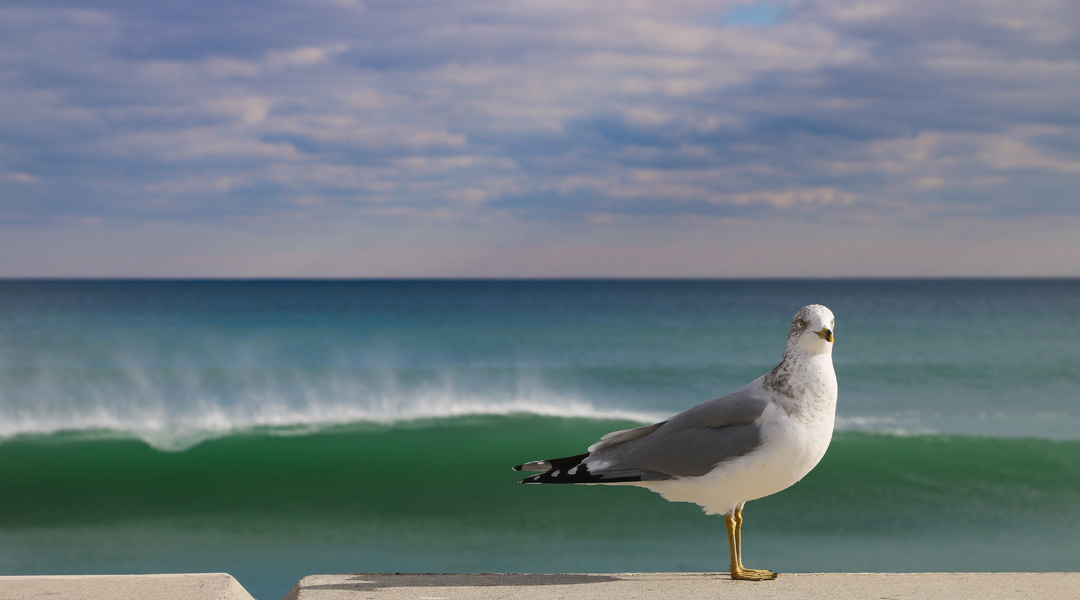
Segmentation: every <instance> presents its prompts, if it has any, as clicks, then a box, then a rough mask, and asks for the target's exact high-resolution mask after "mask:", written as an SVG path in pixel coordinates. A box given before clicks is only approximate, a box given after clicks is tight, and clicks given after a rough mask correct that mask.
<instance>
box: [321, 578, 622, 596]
mask: <svg viewBox="0 0 1080 600" xmlns="http://www.w3.org/2000/svg"><path fill="white" fill-rule="evenodd" d="M620 580H621V578H620V577H617V576H615V575H586V574H558V575H546V574H531V573H505V574H504V573H467V574H461V573H452V574H451V573H358V574H356V575H352V576H350V577H349V578H348V579H346V580H345V581H347V582H348V583H328V584H323V585H318V584H317V585H305V586H304V589H307V590H341V591H355V592H369V591H373V590H377V589H380V588H391V587H494V586H502V587H508V586H513V587H532V586H541V585H580V584H586V583H608V582H611V581H620Z"/></svg>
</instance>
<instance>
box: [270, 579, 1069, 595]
mask: <svg viewBox="0 0 1080 600" xmlns="http://www.w3.org/2000/svg"><path fill="white" fill-rule="evenodd" d="M502 598H506V599H510V598H513V599H515V600H518V599H524V600H556V599H559V600H611V599H619V600H623V599H628V598H657V599H665V600H666V599H676V600H697V599H701V600H718V599H723V598H732V599H738V600H766V599H769V600H775V599H785V600H786V599H790V600H815V599H821V600H826V599H828V600H844V599H852V600H854V599H859V600H878V599H881V598H888V599H889V600H915V599H920V600H921V599H927V600H930V599H933V600H953V599H956V600H959V599H964V600H968V599H978V600H1027V599H1030V600H1076V599H1078V598H1080V573H791V574H781V575H780V577H779V578H778V579H777V580H775V581H763V582H752V581H732V580H731V579H729V578H728V576H727V574H726V573H725V574H711V573H608V574H581V575H570V574H567V575H500V574H454V573H447V574H405V573H398V574H385V573H383V574H378V573H361V574H356V575H311V576H309V577H305V578H303V579H301V580H300V582H299V583H297V584H296V586H295V587H293V589H292V591H290V592H289V593H288V595H286V596H285V598H284V600H399V599H401V600H405V599H408V600H418V599H423V600H444V599H445V600H496V599H502Z"/></svg>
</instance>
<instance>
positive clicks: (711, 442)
mask: <svg viewBox="0 0 1080 600" xmlns="http://www.w3.org/2000/svg"><path fill="white" fill-rule="evenodd" d="M744 390H745V388H744V389H743V390H739V391H737V392H734V393H732V394H728V395H727V396H723V397H720V398H716V399H714V400H709V401H708V402H704V403H702V404H699V405H697V406H695V407H693V408H691V409H689V410H686V411H684V412H681V413H679V414H677V415H675V416H674V417H672V418H671V419H668V420H667V421H663V422H660V423H655V424H653V425H647V426H645V427H638V428H636V429H627V430H624V431H616V432H613V433H609V434H608V435H606V436H604V437H603V438H601V439H600V441H599V442H597V443H596V444H594V445H593V446H592V447H590V448H589V451H590V453H591V454H590V455H589V457H588V458H587V459H586V461H585V463H586V465H588V466H589V469H590V471H591V472H592V473H598V474H599V473H603V474H607V473H618V474H620V475H623V476H625V475H626V474H637V475H640V476H641V478H642V479H643V480H645V481H650V480H657V479H669V478H672V477H696V476H700V475H704V474H706V473H708V472H709V471H711V470H712V469H713V468H714V467H715V466H716V465H718V464H720V463H722V462H724V461H726V460H731V459H733V458H737V457H739V456H743V455H745V454H748V453H750V452H752V451H753V450H754V449H755V448H757V447H758V446H759V445H760V444H761V428H760V426H759V425H758V424H757V423H756V421H757V419H758V417H760V416H761V413H762V412H764V410H765V407H766V406H767V405H768V401H766V400H765V399H763V398H759V397H756V396H753V395H751V394H749V393H747V392H745V391H744Z"/></svg>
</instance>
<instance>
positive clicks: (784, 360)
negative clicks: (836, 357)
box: [761, 345, 836, 401]
mask: <svg viewBox="0 0 1080 600" xmlns="http://www.w3.org/2000/svg"><path fill="white" fill-rule="evenodd" d="M761 383H762V386H763V387H765V388H766V389H769V390H772V391H774V392H776V393H778V394H782V395H784V396H787V397H789V398H802V397H805V396H806V395H807V393H808V392H809V393H811V394H813V395H814V396H815V397H820V396H821V395H822V394H824V395H825V396H826V397H828V396H831V397H832V398H833V400H834V401H835V399H836V373H835V371H833V364H832V353H831V352H813V353H812V352H807V351H806V350H803V349H802V348H799V347H798V346H795V345H792V346H788V347H787V349H785V350H784V356H783V357H781V358H780V362H779V363H778V364H777V365H776V366H775V367H773V370H771V371H769V372H768V373H766V374H765V377H764V378H763V379H762V382H761ZM810 388H814V389H810Z"/></svg>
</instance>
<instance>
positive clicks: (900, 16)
mask: <svg viewBox="0 0 1080 600" xmlns="http://www.w3.org/2000/svg"><path fill="white" fill-rule="evenodd" d="M1078 29H1080V10H1077V9H1076V4H1075V2H1074V1H1073V0H1028V1H1025V2H1016V1H1014V0H981V1H970V0H950V1H947V2H943V1H941V0H867V1H861V0H820V1H819V0H807V1H802V0H792V1H790V2H771V3H737V2H731V1H727V0H719V1H712V2H705V1H686V2H683V1H679V0H627V1H614V0H596V1H591V0H570V1H568V0H386V1H382V0H266V1H260V2H253V1H251V0H245V1H240V0H156V1H153V2H149V1H147V0H97V1H94V2H78V1H74V0H4V2H3V3H0V276H7V277H11V276H211V277H219V276H226V277H227V276H242V277H263V276H310V277H386V276H407V277H431V276H436V277H439V276H444V277H458V276H470V277H489V276H496V277H498V276H528V277H535V276H541V277H543V276H612V277H626V276H717V277H730V276H907V275H930V276H937V275H1072V276H1077V275H1080V32H1078Z"/></svg>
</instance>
